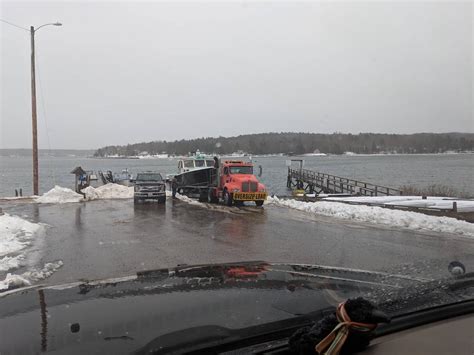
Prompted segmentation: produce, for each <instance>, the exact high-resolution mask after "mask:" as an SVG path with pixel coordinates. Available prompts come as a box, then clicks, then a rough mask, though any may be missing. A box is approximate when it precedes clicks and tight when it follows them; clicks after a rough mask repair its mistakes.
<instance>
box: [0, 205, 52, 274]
mask: <svg viewBox="0 0 474 355" xmlns="http://www.w3.org/2000/svg"><path fill="white" fill-rule="evenodd" d="M43 229H44V227H43V226H42V225H40V224H37V223H31V222H28V221H26V220H24V219H23V218H20V217H17V216H11V215H9V214H7V213H5V214H4V215H2V216H0V271H8V270H10V269H13V268H18V267H20V266H21V262H22V260H23V259H24V255H23V254H21V251H22V250H23V249H25V248H26V247H27V246H28V245H30V244H31V243H32V241H33V239H34V237H35V234H38V233H40V232H41V231H42V230H43Z"/></svg>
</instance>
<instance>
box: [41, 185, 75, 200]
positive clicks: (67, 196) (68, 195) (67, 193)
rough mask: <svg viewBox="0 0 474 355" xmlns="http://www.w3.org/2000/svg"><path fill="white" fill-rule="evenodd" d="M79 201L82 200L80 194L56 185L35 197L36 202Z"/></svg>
mask: <svg viewBox="0 0 474 355" xmlns="http://www.w3.org/2000/svg"><path fill="white" fill-rule="evenodd" d="M80 201H83V196H82V195H81V194H78V193H76V192H74V191H72V190H71V189H67V188H65V187H61V186H57V185H56V186H55V187H54V188H52V189H51V190H49V191H48V192H46V193H44V194H43V195H42V196H40V197H38V198H37V199H36V202H37V203H68V202H80Z"/></svg>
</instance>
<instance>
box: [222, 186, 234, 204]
mask: <svg viewBox="0 0 474 355" xmlns="http://www.w3.org/2000/svg"><path fill="white" fill-rule="evenodd" d="M233 202H234V201H232V196H231V194H230V193H229V191H227V190H225V191H224V204H225V205H226V206H232V203H233Z"/></svg>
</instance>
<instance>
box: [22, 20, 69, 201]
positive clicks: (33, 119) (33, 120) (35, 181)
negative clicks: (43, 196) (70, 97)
mask: <svg viewBox="0 0 474 355" xmlns="http://www.w3.org/2000/svg"><path fill="white" fill-rule="evenodd" d="M44 26H62V24H61V23H59V22H55V23H46V24H44V25H41V26H39V27H38V28H37V29H35V28H34V27H33V26H30V35H31V125H32V131H33V195H39V188H38V175H39V171H38V124H37V117H36V73H35V33H36V31H38V30H39V29H40V28H41V27H44ZM26 30H27V29H26Z"/></svg>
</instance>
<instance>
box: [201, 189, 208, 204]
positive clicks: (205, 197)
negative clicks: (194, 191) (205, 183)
mask: <svg viewBox="0 0 474 355" xmlns="http://www.w3.org/2000/svg"><path fill="white" fill-rule="evenodd" d="M207 200H208V196H207V195H206V192H205V191H204V190H201V191H200V192H199V202H206V201H207Z"/></svg>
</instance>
